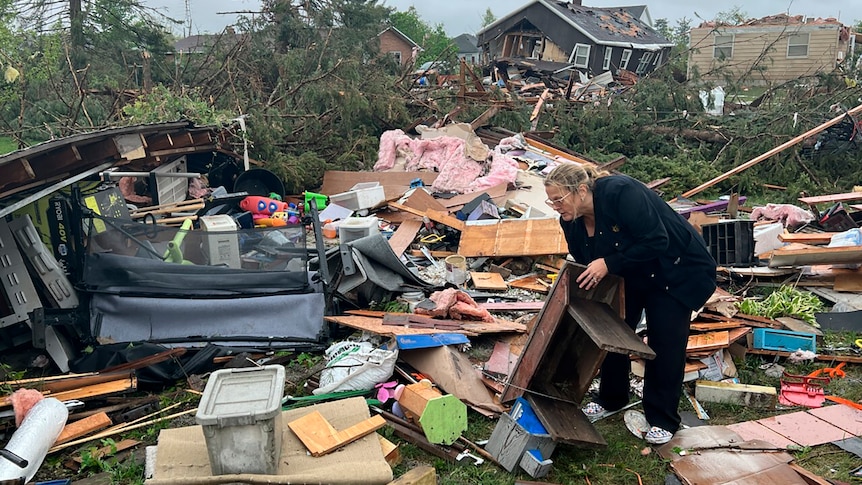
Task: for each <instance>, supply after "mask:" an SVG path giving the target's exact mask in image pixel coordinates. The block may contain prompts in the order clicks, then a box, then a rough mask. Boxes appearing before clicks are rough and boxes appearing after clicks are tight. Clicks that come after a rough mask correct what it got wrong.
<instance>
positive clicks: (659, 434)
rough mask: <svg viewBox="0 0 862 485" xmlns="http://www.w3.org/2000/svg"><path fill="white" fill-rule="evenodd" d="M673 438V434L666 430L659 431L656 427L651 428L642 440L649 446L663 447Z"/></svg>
mask: <svg viewBox="0 0 862 485" xmlns="http://www.w3.org/2000/svg"><path fill="white" fill-rule="evenodd" d="M671 438H673V433H671V432H670V431H668V430H666V429H661V428H659V427H658V426H653V427H652V428H650V430H649V431H648V432H647V434H645V435H644V439H645V440H646V442H647V443H649V444H651V445H663V444H665V443H667V442H668V441H670V440H671Z"/></svg>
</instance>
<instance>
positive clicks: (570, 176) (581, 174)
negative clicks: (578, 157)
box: [545, 163, 610, 192]
mask: <svg viewBox="0 0 862 485" xmlns="http://www.w3.org/2000/svg"><path fill="white" fill-rule="evenodd" d="M608 175H610V173H609V172H607V171H605V170H598V169H596V167H595V166H593V165H580V164H577V163H563V164H561V165H557V166H556V167H555V168H554V169H553V170H551V173H549V174H548V176H547V177H545V187H549V186H556V187H561V188H564V189H566V190H568V191H570V192H576V191H577V190H578V187H579V186H580V185H581V184H583V185H586V186H587V188H588V189H589V190H590V191H591V192H592V190H593V187H594V186H595V183H596V179H598V178H602V177H606V176H608Z"/></svg>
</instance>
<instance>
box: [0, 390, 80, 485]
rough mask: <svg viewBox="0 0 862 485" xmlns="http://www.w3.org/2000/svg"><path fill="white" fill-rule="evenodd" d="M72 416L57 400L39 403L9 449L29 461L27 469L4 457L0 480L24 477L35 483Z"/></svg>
mask: <svg viewBox="0 0 862 485" xmlns="http://www.w3.org/2000/svg"><path fill="white" fill-rule="evenodd" d="M68 417H69V411H68V410H67V409H66V405H65V404H63V403H62V402H60V401H59V400H57V399H54V398H53V397H48V398H45V399H42V400H41V401H39V402H37V403H36V405H35V406H33V408H32V409H30V411H29V412H28V413H27V415H26V416H25V417H24V421H23V422H22V423H21V426H20V427H19V428H18V429H17V430H15V433H13V434H12V439H10V440H9V443H7V444H6V449H7V450H9V451H11V452H12V453H15V454H16V455H18V456H20V457H21V458H23V459H25V460H27V466H25V467H24V468H21V467H19V466H18V465H16V464H14V463H12V462H11V461H9V460H7V459H5V458H0V480H14V479H16V478H21V477H24V479H25V481H26V482H29V481H30V480H32V479H33V476H34V475H36V472H37V471H39V468H40V467H41V466H42V462H43V461H45V456H46V455H47V454H48V450H49V449H50V448H51V445H53V444H54V442H55V441H57V437H58V436H60V432H62V431H63V427H64V426H66V419H67V418H68Z"/></svg>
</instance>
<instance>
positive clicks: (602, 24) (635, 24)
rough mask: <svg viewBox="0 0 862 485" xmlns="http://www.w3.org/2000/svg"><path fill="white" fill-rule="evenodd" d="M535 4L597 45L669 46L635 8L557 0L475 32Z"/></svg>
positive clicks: (542, 1) (541, 0)
mask: <svg viewBox="0 0 862 485" xmlns="http://www.w3.org/2000/svg"><path fill="white" fill-rule="evenodd" d="M535 4H540V5H542V6H544V7H545V8H547V9H549V10H550V11H551V12H553V13H554V14H556V15H557V16H558V17H560V18H561V19H563V20H564V21H565V22H566V23H568V24H569V25H571V26H572V27H574V28H575V29H577V30H579V31H580V32H581V33H583V34H584V35H585V36H587V37H588V38H590V40H592V41H593V42H595V43H597V44H603V45H617V46H629V47H635V48H647V49H656V48H660V47H669V46H672V45H673V44H672V43H671V42H670V41H669V40H668V39H665V38H664V37H662V35H661V34H659V33H658V32H656V31H655V30H653V29H652V28H651V27H650V26H649V25H647V24H645V23H644V22H642V21H641V20H640V19H639V18H638V17H636V16H635V15H634V14H633V12H638V10H637V8H638V7H610V8H598V7H585V6H582V5H576V4H574V3H570V2H568V1H561V0H535V1H534V2H532V3H528V4H526V5H524V6H523V7H522V8H520V9H518V10H516V11H514V12H512V13H510V14H508V15H506V16H504V17H502V18H501V19H498V20H497V21H495V22H494V23H492V24H491V25H488V26H487V27H485V28H484V29H482V30H481V31H479V34H480V35H481V34H483V33H484V32H487V31H489V30H490V29H492V28H494V27H496V26H497V25H498V24H500V23H501V22H505V21H506V20H507V19H510V18H512V17H513V16H515V15H517V14H519V13H520V12H523V11H524V10H527V9H528V8H529V7H531V6H533V5H535ZM642 12H643V10H640V13H642Z"/></svg>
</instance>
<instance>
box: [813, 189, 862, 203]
mask: <svg viewBox="0 0 862 485" xmlns="http://www.w3.org/2000/svg"><path fill="white" fill-rule="evenodd" d="M852 200H862V192H847V193H844V194H829V195H815V196H812V197H800V198H799V202H802V203H803V204H808V205H811V204H825V203H827V202H830V203H831V202H850V201H852Z"/></svg>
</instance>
